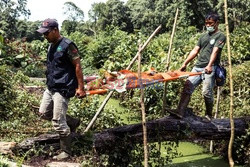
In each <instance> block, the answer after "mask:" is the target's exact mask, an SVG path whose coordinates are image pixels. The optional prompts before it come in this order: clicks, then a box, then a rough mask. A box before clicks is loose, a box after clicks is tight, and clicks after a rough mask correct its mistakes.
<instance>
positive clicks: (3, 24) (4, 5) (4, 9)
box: [0, 0, 30, 39]
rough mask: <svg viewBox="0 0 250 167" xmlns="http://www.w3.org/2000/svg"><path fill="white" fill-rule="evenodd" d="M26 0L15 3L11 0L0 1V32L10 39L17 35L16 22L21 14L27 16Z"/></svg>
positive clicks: (28, 12)
mask: <svg viewBox="0 0 250 167" xmlns="http://www.w3.org/2000/svg"><path fill="white" fill-rule="evenodd" d="M26 5H27V0H19V1H18V2H17V3H16V2H15V1H12V0H4V1H0V30H1V31H0V33H2V34H1V35H3V36H4V37H7V38H9V39H11V38H12V37H16V36H17V32H18V29H17V27H16V23H17V20H18V17H20V16H21V15H23V16H28V15H30V11H29V10H27V9H26Z"/></svg>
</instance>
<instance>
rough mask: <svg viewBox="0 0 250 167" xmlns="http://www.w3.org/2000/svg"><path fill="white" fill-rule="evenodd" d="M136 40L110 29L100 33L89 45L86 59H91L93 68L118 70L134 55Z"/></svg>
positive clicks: (133, 37) (115, 29) (112, 28)
mask: <svg viewBox="0 0 250 167" xmlns="http://www.w3.org/2000/svg"><path fill="white" fill-rule="evenodd" d="M136 38H137V37H135V36H134V35H128V34H127V33H126V32H123V31H121V30H118V29H117V28H116V27H110V28H108V29H107V30H106V31H102V32H100V34H98V35H97V37H96V39H95V40H93V41H92V42H91V43H89V45H88V48H87V49H88V52H87V56H86V58H87V59H89V58H91V60H92V62H91V63H92V65H93V66H94V67H95V68H101V67H103V68H105V69H106V70H119V69H121V68H124V67H125V66H127V65H128V63H129V60H131V57H132V56H133V55H132V54H135V53H136V51H134V46H136V43H135V42H134V41H136Z"/></svg>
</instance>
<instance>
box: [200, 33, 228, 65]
mask: <svg viewBox="0 0 250 167" xmlns="http://www.w3.org/2000/svg"><path fill="white" fill-rule="evenodd" d="M225 41H226V36H225V35H224V34H223V33H222V32H220V31H218V32H216V33H214V34H212V35H210V34H209V33H205V34H203V35H201V37H200V38H199V40H198V43H197V46H199V47H200V53H199V55H198V60H197V62H196V64H195V66H196V67H201V68H203V67H206V66H207V65H208V63H209V61H210V57H211V54H212V51H213V48H214V47H218V48H220V49H219V52H218V54H217V56H216V60H215V62H214V65H218V64H219V63H220V56H221V51H222V48H223V46H224V44H225Z"/></svg>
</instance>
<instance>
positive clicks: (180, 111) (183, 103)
mask: <svg viewBox="0 0 250 167" xmlns="http://www.w3.org/2000/svg"><path fill="white" fill-rule="evenodd" d="M190 98H191V95H190V94H185V93H182V94H181V99H180V101H179V104H178V107H177V109H176V110H168V112H170V113H171V114H174V115H175V116H177V117H179V118H183V116H184V113H185V109H186V108H187V106H188V103H189V101H190Z"/></svg>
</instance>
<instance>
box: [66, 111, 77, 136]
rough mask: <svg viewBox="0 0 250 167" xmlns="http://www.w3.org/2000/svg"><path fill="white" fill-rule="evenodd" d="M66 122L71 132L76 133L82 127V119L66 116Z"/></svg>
mask: <svg viewBox="0 0 250 167" xmlns="http://www.w3.org/2000/svg"><path fill="white" fill-rule="evenodd" d="M66 121H67V125H68V126H69V128H70V132H71V133H72V132H76V128H77V127H78V126H79V125H80V119H79V118H73V117H71V116H69V115H66Z"/></svg>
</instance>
